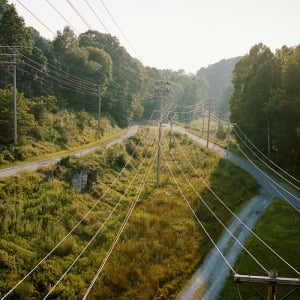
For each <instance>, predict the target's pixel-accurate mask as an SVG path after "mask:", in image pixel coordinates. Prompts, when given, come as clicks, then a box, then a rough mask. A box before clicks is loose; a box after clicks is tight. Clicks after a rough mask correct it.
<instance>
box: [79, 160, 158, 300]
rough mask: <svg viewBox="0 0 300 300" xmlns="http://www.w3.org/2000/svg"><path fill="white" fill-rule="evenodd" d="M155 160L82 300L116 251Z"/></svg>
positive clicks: (83, 299)
mask: <svg viewBox="0 0 300 300" xmlns="http://www.w3.org/2000/svg"><path fill="white" fill-rule="evenodd" d="M155 158H156V155H154V156H153V159H152V162H151V164H150V167H149V168H148V170H147V172H145V174H144V178H143V180H142V184H141V185H140V188H139V191H138V194H137V195H136V197H135V198H134V200H133V201H132V204H131V206H130V209H129V211H128V213H127V215H126V218H125V219H124V221H123V223H122V226H121V227H120V229H119V231H118V233H117V235H116V237H115V239H114V241H113V243H112V245H111V247H110V249H109V251H108V252H107V254H106V256H105V258H104V260H103V261H102V263H101V265H100V267H99V268H98V271H97V273H96V274H95V276H94V278H93V280H92V282H91V284H90V285H89V287H88V289H87V290H86V292H85V294H84V296H83V297H82V300H85V299H86V297H87V296H88V294H89V293H90V291H91V289H92V288H93V286H94V284H95V282H96V280H97V278H98V277H99V275H100V273H101V271H102V269H103V268H104V266H105V264H106V262H107V260H108V259H109V257H110V255H111V253H112V251H113V250H114V248H115V246H116V244H117V242H118V241H119V238H120V236H121V234H122V232H123V231H124V228H125V227H126V225H127V223H128V221H129V219H130V217H131V215H132V212H133V210H134V208H135V206H136V203H137V202H138V200H139V198H140V195H141V193H142V191H143V188H144V186H145V184H146V181H147V180H146V179H147V178H148V176H149V173H150V170H151V169H152V167H153V163H154V160H155Z"/></svg>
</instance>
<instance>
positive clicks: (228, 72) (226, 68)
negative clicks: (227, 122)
mask: <svg viewBox="0 0 300 300" xmlns="http://www.w3.org/2000/svg"><path fill="white" fill-rule="evenodd" d="M240 58H241V57H234V58H229V59H222V60H221V61H219V62H217V63H214V64H211V65H209V66H208V67H207V68H201V69H200V70H198V72H197V76H198V77H199V78H201V79H202V80H204V81H205V82H206V84H207V93H208V97H209V98H211V99H214V100H215V101H216V105H215V109H216V110H217V111H222V112H228V110H229V105H228V103H229V102H228V100H229V95H230V94H231V93H232V91H233V86H232V84H231V80H232V71H233V69H234V67H235V64H236V63H237V62H238V61H239V60H240Z"/></svg>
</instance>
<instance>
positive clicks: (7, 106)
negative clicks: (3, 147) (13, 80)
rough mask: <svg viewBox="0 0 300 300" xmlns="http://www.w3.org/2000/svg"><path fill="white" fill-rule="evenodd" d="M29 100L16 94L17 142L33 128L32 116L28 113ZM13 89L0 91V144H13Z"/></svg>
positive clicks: (21, 140)
mask: <svg viewBox="0 0 300 300" xmlns="http://www.w3.org/2000/svg"><path fill="white" fill-rule="evenodd" d="M30 103H31V102H30V100H29V99H26V98H25V97H24V94H22V93H17V121H18V137H19V142H21V143H22V142H23V139H24V138H25V137H26V135H27V134H28V133H29V132H30V131H31V130H32V129H33V128H34V126H35V120H34V116H33V115H32V114H31V113H30V112H29V110H30ZM13 120H14V112H13V89H12V88H10V89H5V90H0V128H1V131H0V143H2V144H9V143H12V142H13V136H14V135H13V130H14V126H13V124H14V121H13Z"/></svg>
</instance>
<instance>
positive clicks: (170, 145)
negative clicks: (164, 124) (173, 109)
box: [169, 118, 173, 149]
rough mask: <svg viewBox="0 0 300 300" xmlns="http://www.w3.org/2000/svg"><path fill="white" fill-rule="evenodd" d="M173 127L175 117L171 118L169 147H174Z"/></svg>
mask: <svg viewBox="0 0 300 300" xmlns="http://www.w3.org/2000/svg"><path fill="white" fill-rule="evenodd" d="M172 127H173V119H172V118H171V122H170V142H169V148H170V149H171V148H172Z"/></svg>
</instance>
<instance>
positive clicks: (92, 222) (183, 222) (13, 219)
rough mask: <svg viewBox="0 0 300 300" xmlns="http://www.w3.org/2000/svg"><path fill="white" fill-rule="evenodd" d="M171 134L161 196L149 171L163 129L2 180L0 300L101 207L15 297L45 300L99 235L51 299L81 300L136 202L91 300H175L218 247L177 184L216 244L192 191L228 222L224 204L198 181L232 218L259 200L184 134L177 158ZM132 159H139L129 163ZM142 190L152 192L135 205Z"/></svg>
mask: <svg viewBox="0 0 300 300" xmlns="http://www.w3.org/2000/svg"><path fill="white" fill-rule="evenodd" d="M167 134H168V133H167V131H166V132H165V133H164V136H165V138H164V140H163V144H162V145H163V146H162V158H161V160H162V161H161V186H160V188H157V187H156V165H155V161H154V165H151V164H152V162H153V161H152V160H153V158H155V155H156V153H157V137H156V136H155V135H157V129H156V128H155V129H154V130H152V129H143V130H141V131H140V132H139V133H138V134H137V135H136V136H134V137H132V138H130V139H128V140H127V141H126V142H124V143H123V144H120V145H115V146H114V147H113V148H110V149H101V150H99V151H97V152H95V153H92V154H89V155H86V156H84V157H80V158H75V157H70V158H65V159H63V160H62V161H61V162H60V163H59V164H58V165H56V166H52V167H51V168H47V169H42V170H39V171H37V172H24V173H20V174H17V175H15V176H11V177H7V178H5V179H0V187H1V189H0V201H1V205H0V209H1V215H0V218H1V220H0V224H1V226H0V233H1V235H0V236H1V238H0V249H1V251H0V266H1V269H0V277H1V278H2V280H1V282H0V296H3V294H4V293H5V292H6V291H8V290H9V288H11V287H12V286H13V285H14V284H15V283H16V282H18V280H20V278H22V276H24V275H25V274H26V273H27V272H28V271H29V270H31V268H32V267H33V266H35V265H36V263H37V262H38V261H40V259H41V258H43V257H44V256H45V255H46V254H47V253H49V251H50V250H51V249H53V247H54V246H55V245H57V243H58V242H59V241H60V240H61V239H62V238H63V237H64V236H65V235H66V234H67V233H68V232H69V231H70V230H71V229H72V228H73V227H74V226H75V225H76V223H77V222H78V221H79V220H81V219H82V218H83V216H85V215H86V213H87V212H88V211H89V209H90V208H91V207H93V206H94V205H95V203H98V201H99V203H98V204H97V206H95V209H94V210H93V211H92V212H90V213H89V215H88V216H87V217H86V218H84V220H83V222H82V223H81V224H80V225H79V226H78V227H77V228H76V230H74V232H73V233H72V234H71V235H70V236H69V237H68V239H66V240H65V241H64V242H63V243H62V244H61V245H60V246H59V247H58V248H57V249H56V250H55V251H54V252H53V254H52V255H50V256H49V258H48V259H47V260H46V262H45V263H43V264H41V266H40V267H39V268H38V269H37V270H36V271H35V272H34V273H33V274H32V275H31V276H30V277H29V278H28V279H27V280H26V281H25V282H24V283H22V284H21V285H20V286H19V287H18V288H17V289H16V290H15V291H14V292H13V297H15V298H18V299H27V298H41V297H43V296H45V294H46V293H47V291H49V288H50V287H51V286H53V285H54V284H55V283H56V282H57V280H58V279H59V278H60V276H61V275H62V274H63V273H64V271H65V270H66V269H67V268H68V266H69V265H70V264H71V263H72V262H73V261H74V259H75V258H76V256H77V255H78V254H79V253H80V251H81V250H82V249H83V247H85V246H86V245H87V243H88V242H89V241H90V240H91V238H92V237H93V236H94V234H95V232H96V231H97V230H100V229H99V228H101V230H100V231H99V234H98V235H97V236H96V237H95V239H94V240H93V242H92V243H91V246H90V247H89V248H88V250H87V251H86V252H85V253H84V255H82V257H81V258H80V259H79V260H78V262H77V263H76V264H75V266H74V267H73V268H72V269H71V271H70V272H69V273H68V274H67V275H66V276H65V277H64V278H63V280H62V281H61V283H60V284H59V285H58V286H57V287H56V288H55V290H54V291H53V293H52V294H51V298H52V299H66V298H67V299H77V298H81V297H82V295H83V293H84V292H85V290H86V289H87V287H88V285H89V283H90V282H91V280H92V278H93V276H94V274H95V273H96V271H97V269H98V267H99V266H100V265H101V264H102V263H103V260H104V259H105V256H106V255H107V253H108V250H109V248H110V246H111V244H112V242H113V240H114V239H115V237H116V235H117V232H118V230H119V229H120V228H121V226H122V223H123V222H124V220H125V218H126V215H127V213H128V211H129V208H130V207H131V206H132V205H133V204H134V203H135V202H134V201H137V202H136V203H135V204H134V207H135V209H134V210H133V213H132V215H131V217H130V219H129V221H128V223H127V224H126V226H125V227H124V230H123V232H122V235H121V236H120V239H119V241H118V243H117V244H116V246H115V248H114V250H113V251H112V254H111V256H110V257H109V258H108V260H107V263H106V264H105V265H104V267H103V270H102V272H101V273H100V276H99V278H98V280H97V281H96V284H95V286H94V288H93V290H92V293H91V296H90V297H91V299H94V298H95V299H96V298H98V299H175V297H176V295H177V293H178V292H179V291H180V290H181V288H182V286H183V285H184V284H185V282H186V280H187V279H188V278H189V277H190V276H191V274H192V273H193V272H194V270H195V269H196V268H197V267H198V266H199V264H200V263H201V261H202V260H203V258H204V257H205V255H206V254H207V252H208V251H209V250H210V248H211V243H210V242H209V240H208V238H207V237H206V235H205V234H204V233H203V232H202V231H201V229H200V226H199V224H198V223H197V222H196V220H195V218H194V217H193V215H192V213H191V210H190V209H189V207H188V206H187V203H186V201H184V199H183V198H182V195H181V192H180V191H179V190H178V186H180V188H181V191H182V192H183V193H184V195H185V197H186V199H188V201H189V203H190V205H191V207H192V208H193V210H194V211H195V212H196V213H197V216H198V217H199V219H200V220H201V222H203V224H204V225H205V226H206V229H207V231H208V232H209V233H210V235H211V236H212V237H213V238H214V239H215V240H216V239H218V237H219V236H220V235H221V234H222V228H221V227H220V226H219V225H218V224H217V223H216V221H215V219H214V217H213V216H211V215H210V213H208V210H207V208H205V206H204V205H203V204H202V203H201V201H199V198H198V196H197V195H196V194H195V193H194V192H193V190H192V189H191V187H190V184H192V185H193V186H194V187H195V189H196V190H197V192H198V193H199V194H201V196H202V197H203V199H204V200H205V201H206V202H207V203H208V205H209V206H210V207H211V208H212V209H213V210H214V212H215V213H216V214H217V215H218V216H219V218H220V219H222V220H223V222H225V223H229V222H230V220H231V217H230V215H228V213H227V212H225V211H224V209H223V208H222V207H221V206H220V205H218V203H217V202H216V201H215V199H214V198H213V196H212V195H211V194H210V193H209V192H208V190H207V188H206V187H205V185H204V184H203V182H202V180H201V179H204V180H206V181H207V182H208V183H209V184H210V186H211V187H212V188H213V189H214V191H215V192H216V193H217V194H218V195H222V199H223V201H224V202H225V203H226V204H227V205H228V206H230V207H231V208H232V209H233V210H235V211H238V210H240V208H241V207H242V206H243V205H244V204H245V203H246V202H247V201H248V199H249V198H250V197H251V196H252V195H253V194H254V193H255V191H256V183H255V181H254V180H253V179H252V178H251V177H250V176H249V175H248V174H247V173H246V172H244V171H243V170H241V169H239V168H237V167H235V166H234V165H231V164H230V165H229V169H228V171H227V172H226V163H225V161H224V160H223V159H221V158H220V157H218V156H217V155H216V154H215V153H214V152H213V151H210V150H208V149H206V148H203V147H201V146H199V145H198V144H196V143H194V142H192V141H191V140H189V139H188V138H187V137H186V136H184V135H183V136H182V135H179V134H175V137H176V141H177V142H176V143H174V145H173V147H172V149H171V151H170V149H169V145H168V136H167ZM152 142H154V144H153V146H151V145H152ZM130 155H133V157H134V159H133V160H131V161H129V158H130ZM186 157H188V159H189V161H190V162H191V164H192V165H193V167H194V168H195V169H196V170H197V173H198V175H199V176H201V179H200V178H199V177H198V175H197V174H195V173H194V172H193V170H192V168H191V166H190V165H189V163H188V162H187V161H186ZM176 162H178V164H179V165H180V168H178V166H177V163H176ZM125 165H126V168H125V169H124V170H123V167H124V166H125ZM81 170H86V171H87V172H88V185H87V187H86V189H85V190H83V191H82V192H76V191H75V190H74V189H73V187H72V185H71V182H72V178H73V176H74V174H76V173H78V172H80V171H81ZM121 170H123V171H122V173H120V171H121ZM148 172H149V173H148ZM171 172H172V173H171ZM182 172H183V173H184V174H185V175H186V177H187V178H188V179H189V182H190V183H188V182H187V181H186V178H185V176H183V174H182ZM171 174H173V175H174V178H175V179H176V182H175V181H174V179H173V178H172V175H171ZM49 175H50V176H49ZM145 175H147V176H146V177H145ZM115 178H117V180H116V179H115ZM141 184H145V187H144V189H143V190H142V192H141V194H140V196H139V197H138V198H136V195H137V193H138V192H139V187H140V185H141ZM241 187H243V188H241ZM104 195H105V196H104ZM99 199H100V200H101V201H100V200H99ZM120 200H121V201H120ZM112 212H113V214H112V217H111V218H108V216H109V215H110V214H111V213H112Z"/></svg>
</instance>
